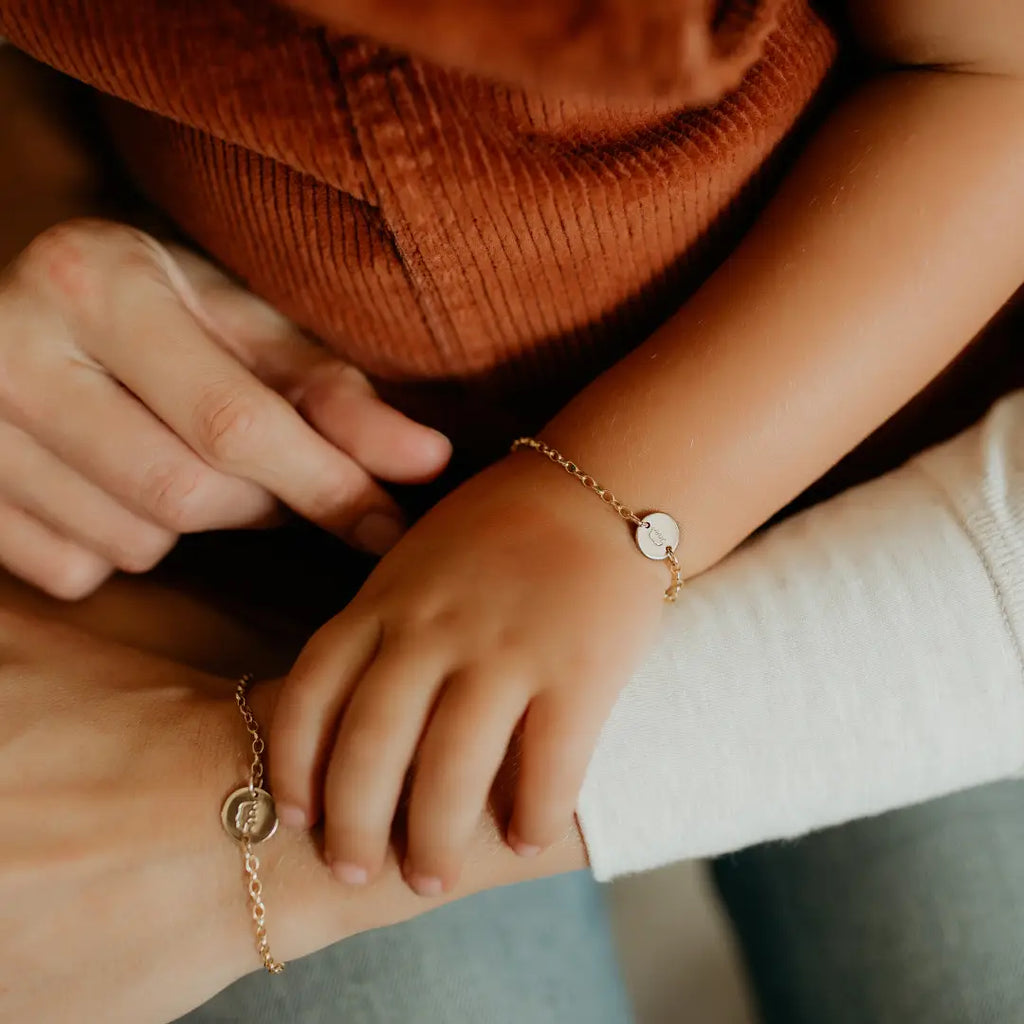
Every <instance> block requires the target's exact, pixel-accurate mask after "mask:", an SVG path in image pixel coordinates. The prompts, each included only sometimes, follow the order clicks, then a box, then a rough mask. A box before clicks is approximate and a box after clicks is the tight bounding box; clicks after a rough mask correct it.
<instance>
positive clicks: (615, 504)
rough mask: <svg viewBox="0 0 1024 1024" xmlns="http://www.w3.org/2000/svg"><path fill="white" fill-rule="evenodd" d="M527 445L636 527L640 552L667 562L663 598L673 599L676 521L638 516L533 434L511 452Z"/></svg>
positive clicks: (677, 582) (679, 573)
mask: <svg viewBox="0 0 1024 1024" xmlns="http://www.w3.org/2000/svg"><path fill="white" fill-rule="evenodd" d="M520 448H529V449H531V450H533V451H535V452H539V453H540V454H541V455H543V456H545V457H546V458H548V459H550V460H551V461H552V462H553V463H554V464H555V465H556V466H561V467H562V469H564V470H565V471H566V472H567V473H568V474H569V475H570V476H572V477H575V478H576V479H577V480H578V481H579V482H580V483H581V484H582V485H583V486H584V487H586V488H587V489H588V490H591V491H593V492H594V493H595V494H596V495H597V496H598V497H599V498H600V499H601V500H602V501H603V502H604V503H605V504H606V505H609V506H611V508H613V509H614V510H615V511H616V512H618V514H619V515H620V516H621V517H622V518H623V519H625V520H626V522H629V523H632V524H633V525H634V526H635V527H636V534H635V537H636V546H637V547H638V548H639V549H640V552H641V554H643V555H644V556H646V557H647V558H650V559H652V560H653V561H656V562H663V561H667V562H668V568H669V573H670V574H671V577H672V580H671V582H670V583H669V585H668V588H667V589H666V591H665V600H666V601H674V600H675V599H676V598H677V597H678V596H679V591H680V590H682V589H683V570H682V568H681V567H680V565H679V558H678V557H677V555H676V552H677V551H678V550H679V537H680V531H679V524H678V523H677V522H676V521H675V520H674V519H673V518H672V517H671V516H670V515H669V514H668V513H667V512H648V513H647V514H646V515H643V516H638V515H637V514H636V513H635V512H634V511H633V510H632V509H631V508H629V506H628V505H623V504H622V502H621V501H619V499H618V498H616V497H615V495H614V494H612V492H611V491H609V490H608V488H607V487H602V486H601V485H600V484H599V483H598V482H597V481H596V480H595V479H594V478H593V477H592V476H591V475H590V474H589V473H585V472H584V471H583V470H582V469H580V467H579V466H577V465H576V463H575V462H570V461H569V460H568V459H567V458H566V457H565V456H564V455H563V454H562V453H561V452H560V451H558V449H557V448H552V447H551V446H550V445H547V444H545V443H544V442H543V441H538V440H537V439H536V438H535V437H520V438H517V439H516V440H515V441H513V442H512V451H514V452H517V451H519V449H520Z"/></svg>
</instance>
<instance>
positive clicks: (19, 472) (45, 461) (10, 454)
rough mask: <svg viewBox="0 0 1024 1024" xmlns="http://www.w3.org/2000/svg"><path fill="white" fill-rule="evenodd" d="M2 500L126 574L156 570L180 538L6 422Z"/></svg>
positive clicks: (1, 432)
mask: <svg viewBox="0 0 1024 1024" xmlns="http://www.w3.org/2000/svg"><path fill="white" fill-rule="evenodd" d="M0 497H3V498H6V499H7V500H8V501H9V502H11V503H12V504H14V505H16V506H18V507H19V508H21V509H22V510H24V511H25V512H27V513H29V515H31V516H33V517H34V518H35V519H37V520H38V521H39V522H41V523H43V524H45V525H46V526H48V527H50V529H51V530H53V531H55V532H56V533H58V534H59V535H60V536H62V537H64V538H66V539H67V540H70V541H73V542H75V543H77V544H79V545H80V546H82V547H84V548H87V549H89V550H90V551H93V552H94V553H95V554H97V555H99V556H100V558H101V559H103V561H104V562H107V563H112V564H113V565H115V566H116V567H117V568H119V569H123V570H125V571H126V572H145V571H146V570H148V569H151V568H153V566H154V565H156V563H157V562H159V561H160V559H161V558H163V557H164V555H166V554H167V552H168V551H170V549H171V548H172V547H173V546H174V542H175V540H176V539H177V535H176V534H175V533H173V532H172V531H170V530H166V529H163V528H161V527H159V526H157V525H155V524H154V523H152V522H150V521H149V520H147V519H144V518H143V517H141V516H139V515H136V514H135V513H133V512H131V511H129V510H128V509H126V508H125V507H124V506H123V505H121V504H119V503H118V502H117V501H115V500H114V499H113V498H111V497H110V495H109V494H107V493H106V492H105V491H103V490H101V489H100V488H99V487H97V486H96V485H95V484H92V483H90V482H89V481H88V480H86V479H85V478H84V477H82V476H80V475H79V474H78V473H76V472H75V471H74V470H73V469H71V468H70V467H69V466H67V465H66V464H65V463H63V462H61V460H60V459H58V458H57V457H56V456H55V455H54V454H53V453H52V452H49V451H47V449H45V448H44V447H43V446H42V445H40V444H39V443H38V442H37V441H36V440H35V439H34V438H32V437H30V436H29V435H28V434H26V433H24V431H21V430H19V429H18V428H17V427H13V426H11V425H10V424H8V423H2V422H0Z"/></svg>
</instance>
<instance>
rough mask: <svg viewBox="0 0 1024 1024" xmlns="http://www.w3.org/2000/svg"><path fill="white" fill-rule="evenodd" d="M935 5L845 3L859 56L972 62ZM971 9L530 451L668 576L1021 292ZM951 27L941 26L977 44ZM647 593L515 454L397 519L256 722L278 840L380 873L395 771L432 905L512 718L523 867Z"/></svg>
mask: <svg viewBox="0 0 1024 1024" xmlns="http://www.w3.org/2000/svg"><path fill="white" fill-rule="evenodd" d="M931 6H932V5H930V4H903V5H887V7H886V15H885V17H881V16H880V15H879V12H880V10H881V8H879V7H877V5H876V6H874V7H871V8H866V9H865V11H864V12H863V13H864V14H865V17H864V19H863V28H864V30H865V32H866V38H867V40H868V42H869V43H871V44H873V45H874V48H875V49H876V50H877V52H879V53H880V54H882V55H884V56H885V57H888V58H898V57H900V56H901V55H905V57H906V59H907V60H909V61H913V60H915V59H918V58H919V57H920V56H922V55H923V54H924V53H925V52H927V53H932V52H949V53H951V54H952V53H954V52H955V53H956V54H958V61H962V62H967V63H971V61H970V60H969V55H968V53H967V52H965V51H964V50H963V49H962V48H960V47H959V44H954V43H953V42H950V44H949V46H950V47H953V46H954V45H955V46H956V49H955V51H954V49H952V48H950V49H948V50H942V49H941V46H940V48H939V49H938V50H932V49H929V50H927V51H924V50H922V49H921V44H920V40H921V39H922V38H927V39H928V40H930V41H931V43H932V44H935V45H939V44H941V43H942V40H938V41H936V39H935V35H934V28H935V26H933V25H932V24H931V23H930V22H929V20H928V17H929V11H928V8H929V7H931ZM940 6H941V9H942V10H943V11H948V10H949V9H950V7H951V5H950V4H949V3H943V4H942V5H940ZM987 6H988V7H989V8H991V11H990V12H988V13H990V15H991V17H990V19H989V22H988V24H989V26H990V27H989V29H988V31H987V32H986V33H985V34H984V38H983V39H981V38H977V37H978V32H977V31H975V39H974V43H975V46H976V47H977V49H975V50H974V51H973V65H972V66H976V67H977V68H978V69H979V73H963V72H961V71H959V70H953V69H950V70H937V69H927V70H926V69H919V70H913V71H909V70H897V71H891V72H884V73H880V74H878V75H877V76H875V77H874V78H873V79H872V80H871V81H870V82H868V83H867V84H866V85H865V86H864V87H863V88H862V89H861V90H860V91H859V92H858V93H857V94H856V95H855V96H854V97H853V98H852V99H851V100H850V101H849V102H848V103H846V104H845V105H844V106H843V107H842V108H841V109H840V110H838V111H837V112H836V113H835V114H834V115H833V116H832V118H831V119H830V120H829V121H828V123H827V124H826V125H825V126H824V128H823V129H822V130H821V131H820V132H819V134H818V135H817V137H816V138H815V139H814V140H813V142H812V144H811V145H810V147H809V149H808V151H807V152H806V153H805V154H804V156H803V157H802V159H801V160H800V161H798V163H797V166H796V167H795V169H794V170H793V172H792V174H791V175H790V177H789V178H788V180H787V182H786V183H785V186H784V187H783V189H782V190H781V192H780V194H779V195H778V196H777V197H776V199H775V200H774V201H773V202H772V203H771V204H770V206H769V208H768V209H767V211H766V212H765V214H764V216H763V217H762V219H761V220H760V222H759V223H758V225H757V226H756V227H755V228H754V230H753V231H752V232H751V233H750V235H749V237H748V238H747V239H746V240H745V241H744V243H743V244H742V245H741V246H740V247H739V249H738V250H737V251H736V253H735V254H734V255H733V256H732V257H731V258H730V259H729V260H728V261H727V262H726V264H725V265H724V266H723V267H722V268H721V269H720V270H719V271H718V272H717V273H716V274H714V275H713V276H712V277H711V279H710V280H709V281H708V282H707V284H706V285H705V287H703V288H702V289H701V290H700V291H699V292H698V294H697V295H696V296H695V297H694V298H693V299H692V300H691V301H690V302H688V304H687V306H686V307H685V308H684V309H682V310H681V311H680V312H679V314H678V315H677V316H676V317H674V318H673V319H672V320H671V321H670V322H669V323H667V324H666V325H665V327H664V328H663V329H662V330H660V331H659V332H658V333H657V334H656V335H655V336H654V337H652V338H651V339H650V341H649V342H648V343H646V344H645V345H644V346H642V347H641V348H639V349H638V350H637V351H636V352H635V353H633V354H632V355H631V356H629V357H628V358H627V359H625V360H623V361H622V362H621V363H619V364H618V365H617V366H615V367H614V368H613V369H611V370H610V371H609V372H608V373H606V374H605V375H604V376H603V377H602V378H600V379H599V380H598V381H597V382H596V383H595V384H594V385H592V386H591V387H589V388H587V389H586V390H585V391H584V392H582V393H581V394H580V395H579V396H578V397H577V398H576V399H575V400H574V401H573V402H571V403H570V404H569V406H568V407H567V408H566V409H565V410H564V411H563V412H562V413H561V414H560V415H558V416H557V417H556V418H555V420H554V421H553V422H552V423H551V424H550V425H549V426H548V427H547V428H546V429H545V431H544V432H543V434H542V437H543V438H544V439H545V440H547V441H548V442H549V443H551V444H553V445H555V446H556V447H557V448H559V449H560V450H561V451H562V452H563V453H565V454H566V455H567V456H568V457H569V458H571V459H573V460H574V461H575V462H576V463H578V464H579V465H580V466H581V467H583V468H584V469H585V470H586V471H587V472H589V473H592V474H593V475H594V476H595V477H597V479H598V480H600V481H601V482H602V484H604V485H606V486H608V487H610V488H611V489H612V490H613V491H614V492H615V493H616V494H617V495H618V496H619V497H620V498H621V499H623V500H626V501H628V502H629V503H630V504H632V505H633V506H634V507H635V508H637V509H639V510H641V511H648V510H651V509H663V510H666V511H669V512H670V513H673V514H675V515H676V516H677V517H678V518H679V519H680V521H681V522H682V525H683V531H684V540H683V544H682V549H681V552H680V557H681V561H682V563H683V566H684V569H685V572H686V574H687V575H690V576H692V575H693V574H695V573H698V572H702V571H704V570H705V569H707V568H708V567H710V566H712V565H714V564H715V563H716V562H717V561H719V560H720V559H721V558H722V557H723V556H724V555H726V554H727V553H728V552H729V551H730V550H732V549H733V548H734V547H735V546H736V545H737V544H738V543H740V542H741V541H742V540H743V539H744V538H745V537H747V536H748V535H749V534H750V533H751V532H752V531H753V530H754V529H756V528H757V527H758V526H759V525H761V524H762V523H764V522H765V521H766V520H767V519H768V518H770V517H771V516H772V515H773V514H774V513H776V512H777V511H778V510H779V509H781V508H782V507H784V506H785V505H786V504H787V503H788V502H789V501H791V500H792V499H793V498H794V497H795V496H796V495H798V494H799V493H800V492H801V491H803V490H804V488H806V487H807V486H808V485H809V484H810V483H812V482H813V481H814V480H816V479H817V478H818V477H820V476H821V475H822V473H824V472H825V471H826V470H827V469H828V468H829V467H831V466H832V465H833V464H834V463H835V462H836V461H838V460H839V459H840V458H841V457H842V456H843V455H844V454H846V453H847V452H849V451H850V450H852V449H853V448H854V447H855V446H856V445H857V444H858V443H859V442H860V441H861V440H862V439H864V438H865V437H866V436H867V435H868V434H870V433H871V432H872V431H873V430H874V429H875V428H876V427H877V426H879V425H880V424H881V423H882V422H883V421H885V420H886V419H887V418H888V417H889V416H890V415H892V414H893V413H894V412H895V411H896V410H897V409H899V408H900V407H901V406H902V405H903V404H904V403H906V402H907V401H908V400H909V399H910V398H911V397H912V396H914V395H915V394H916V393H917V392H919V391H920V390H921V389H922V388H923V387H924V386H925V385H926V384H927V383H928V382H929V381H930V380H931V379H932V378H933V377H935V376H936V374H938V373H939V372H940V371H941V370H942V368H943V367H945V366H946V365H947V364H948V363H949V362H950V361H951V360H952V359H953V358H954V357H955V356H956V355H957V354H958V353H959V352H960V351H961V350H962V349H963V348H964V347H965V346H966V345H967V344H968V342H969V341H970V340H971V338H972V337H973V336H974V335H975V334H976V333H977V331H978V330H979V329H980V328H981V327H982V326H983V325H984V324H985V322H986V321H987V320H988V319H989V318H990V317H991V316H993V315H994V314H995V312H996V311H997V310H998V309H999V307H1000V306H1001V305H1002V304H1003V303H1004V302H1005V301H1006V300H1007V299H1008V298H1009V297H1010V296H1011V295H1012V293H1013V292H1014V291H1015V290H1016V288H1017V287H1018V286H1019V285H1020V283H1021V281H1022V279H1024V121H1022V118H1021V111H1022V110H1024V80H1022V78H1021V77H1019V76H1018V75H1017V74H1016V70H1017V68H1018V67H1019V65H1020V62H1019V61H1018V62H1016V63H1014V64H1013V65H1012V66H1011V63H1010V62H1009V61H1008V59H1007V54H1006V42H1005V38H1004V37H1002V36H999V35H998V32H999V30H1000V28H1001V27H1002V28H1006V29H1008V28H1009V27H1011V26H1012V24H1013V19H1014V18H1015V17H1016V15H1015V14H1014V13H1013V12H1012V10H1011V8H1014V7H1015V4H1013V3H1011V2H1006V3H996V2H993V3H990V4H988V5H987ZM956 8H957V16H956V17H949V18H946V19H945V20H944V21H943V23H942V24H943V27H944V30H945V31H948V32H953V31H954V28H955V27H956V26H958V25H959V24H960V22H961V21H962V20H965V19H966V20H968V21H970V22H971V23H972V24H973V25H975V26H977V25H979V24H983V23H985V18H984V15H983V14H982V13H981V12H979V11H977V10H976V9H974V7H973V6H972V8H971V9H970V11H968V10H967V9H966V6H965V5H956ZM1014 38H1015V39H1017V40H1018V44H1017V48H1019V46H1020V42H1019V41H1020V40H1021V38H1022V37H1021V36H1020V34H1019V33H1018V34H1017V35H1016V36H1015V37H1014ZM985 46H988V47H989V49H988V50H985V49H984V47H985ZM904 47H905V48H904ZM989 52H991V54H992V55H993V56H992V60H993V61H996V60H998V68H999V73H994V69H995V65H993V64H992V63H991V62H989V61H988V60H987V58H986V53H989ZM1013 53H1014V54H1016V48H1015V49H1014V50H1013ZM990 70H991V71H992V72H993V73H988V72H989V71H990ZM965 253H969V254H970V258H968V259H965ZM737 297H741V300H738V298H737ZM553 537H558V538H560V539H559V540H553V539H552V538H553ZM561 538H564V542H563V541H562V540H561ZM659 572H661V573H662V575H659ZM665 582H666V580H665V576H664V570H663V567H661V568H659V567H656V566H652V565H651V564H650V563H645V562H644V560H643V559H642V558H640V557H639V556H638V555H637V554H636V553H635V551H633V550H631V541H630V539H629V536H628V533H627V532H626V531H625V530H624V528H623V525H622V524H621V523H620V522H617V521H616V518H615V516H614V515H612V514H611V513H610V512H609V511H608V510H607V509H603V508H601V506H600V503H599V502H598V501H597V500H596V498H594V496H593V495H587V494H585V493H584V492H583V491H582V490H581V489H580V488H579V487H578V485H576V484H574V483H573V481H572V480H570V479H569V478H568V477H567V476H566V475H565V474H563V473H561V471H560V470H557V469H555V468H554V467H553V466H551V464H550V463H548V462H546V461H545V460H543V459H541V458H539V457H538V456H536V455H535V454H533V453H528V452H524V453H521V454H518V455H516V456H514V457H512V458H510V459H508V460H506V461H505V462H503V463H501V464H499V465H498V466H497V467H495V468H492V469H490V470H488V471H487V472H486V473H485V474H484V475H482V476H481V477H480V478H478V479H477V480H475V481H472V482H471V483H470V484H468V485H467V486H466V487H464V488H462V489H461V490H459V491H457V492H455V493H454V494H453V495H452V496H451V497H449V498H448V499H447V500H446V501H445V502H443V503H442V504H441V505H440V506H438V507H437V508H436V509H435V510H433V511H432V512H431V513H430V514H428V515H427V516H426V517H425V518H424V519H423V520H422V521H421V523H419V524H417V525H416V526H415V527H414V528H413V530H412V531H411V533H410V534H409V535H408V536H407V538H406V539H405V540H404V541H403V542H402V543H401V544H400V545H399V546H398V547H396V548H395V549H394V550H393V551H392V552H391V553H390V554H389V555H388V556H386V558H385V559H384V561H383V562H382V563H381V565H380V567H379V569H378V570H377V571H376V572H375V573H374V575H373V576H372V577H371V579H370V581H369V582H368V584H367V585H366V588H365V589H364V591H363V592H362V593H361V594H360V595H359V596H358V597H357V599H356V600H355V602H354V603H353V604H352V605H351V606H350V607H349V608H347V609H345V610H344V611H343V612H342V613H341V615H339V616H338V617H337V618H336V619H335V620H334V621H333V622H332V623H330V624H329V625H328V626H326V627H325V628H324V629H323V630H321V632H320V633H318V634H317V636H316V637H314V639H313V640H312V641H311V643H310V645H309V646H308V647H307V649H306V651H305V652H304V653H303V655H302V657H301V658H300V659H299V662H298V664H297V665H296V667H295V670H294V671H293V673H292V674H291V676H290V678H289V681H288V683H287V685H286V687H285V690H284V693H283V695H282V698H281V702H280V705H279V708H278V712H277V716H276V718H275V721H274V724H273V732H272V738H273V743H274V747H275V750H276V751H277V752H278V760H277V762H276V764H275V768H274V774H273V782H274V785H275V787H276V792H277V794H278V797H279V799H280V800H281V801H282V803H284V804H285V805H286V806H288V808H289V815H290V817H291V818H292V819H293V820H296V821H303V820H305V821H315V820H318V818H319V816H320V814H321V808H322V809H323V814H324V819H325V834H326V853H327V856H328V858H329V859H330V860H331V861H332V863H334V865H335V870H336V873H337V874H338V877H339V878H340V879H342V880H343V881H346V882H349V883H357V882H360V881H362V880H364V879H366V878H369V877H373V875H374V873H375V871H376V870H377V869H378V867H379V865H380V863H381V861H382V857H383V856H384V851H385V850H386V849H387V843H388V832H389V828H390V825H391V821H392V816H393V813H394V811H395V808H396V801H397V799H398V795H399V792H400V790H401V788H402V785H403V779H404V777H405V776H406V773H407V772H409V771H410V770H411V772H412V775H413V781H412V784H411V803H410V806H409V810H408V826H409V843H408V850H409V858H408V861H407V863H406V866H405V872H406V877H407V880H408V881H409V883H410V885H411V886H413V887H414V888H415V889H416V890H417V891H419V892H420V893H422V894H424V895H433V894H437V893H439V892H444V891H447V890H448V889H449V888H450V886H452V885H453V884H454V882H455V880H456V879H457V877H458V873H459V867H460V864H461V862H462V860H463V856H464V849H465V843H466V837H467V824H466V823H467V822H470V821H472V820H473V819H474V816H475V814H476V813H478V811H479V809H480V805H481V800H482V796H483V794H484V793H485V792H486V788H487V783H488V780H489V779H490V778H491V777H492V774H493V772H494V770H495V768H496V766H497V765H498V764H499V763H500V762H501V760H502V757H503V755H504V753H505V746H506V743H507V741H508V739H509V736H510V734H511V733H512V732H513V729H514V728H515V725H516V722H517V721H519V720H520V719H522V742H521V746H520V747H518V748H517V751H516V755H517V757H518V758H520V759H521V764H522V766H523V771H522V776H521V779H520V785H519V789H518V791H517V794H516V806H515V813H514V816H513V819H512V822H511V827H510V832H509V835H508V840H509V842H510V844H511V845H513V846H514V847H516V848H517V849H519V850H520V852H522V853H524V854H535V853H536V852H537V850H539V849H542V848H543V847H545V846H546V845H547V844H548V843H550V842H552V841H553V840H554V839H555V838H556V837H557V836H558V835H560V834H561V833H562V832H563V831H564V829H565V828H566V827H568V825H569V822H570V821H571V817H572V810H573V805H574V800H575V797H576V794H577V792H578V789H579V786H580V784H581V781H582V777H583V773H584V769H585V766H586V761H587V753H588V751H589V749H590V748H591V746H592V744H593V741H594V740H595V738H596V735H597V732H598V729H599V727H600V723H601V721H603V718H604V716H605V715H606V713H607V711H608V709H609V708H610V706H611V703H612V701H613V700H614V698H615V695H616V694H617V692H618V689H619V687H620V686H621V685H623V684H624V683H625V681H626V680H627V679H628V675H629V673H628V666H630V665H632V664H633V663H634V662H635V661H636V659H637V658H638V657H639V655H640V653H641V651H642V650H643V648H644V646H645V644H646V643H647V640H648V637H649V636H650V632H649V629H650V626H651V624H652V623H653V622H654V621H655V620H656V619H657V609H658V599H659V597H660V593H661V588H662V587H663V586H664V583H665ZM485 695H486V696H485Z"/></svg>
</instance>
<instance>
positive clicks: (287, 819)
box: [277, 804, 306, 828]
mask: <svg viewBox="0 0 1024 1024" xmlns="http://www.w3.org/2000/svg"><path fill="white" fill-rule="evenodd" d="M277 816H278V818H280V819H281V824H282V825H284V827H285V828H305V827H306V812H305V811H304V810H303V809H302V808H301V807H296V806H295V804H279V805H278V807H277Z"/></svg>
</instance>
